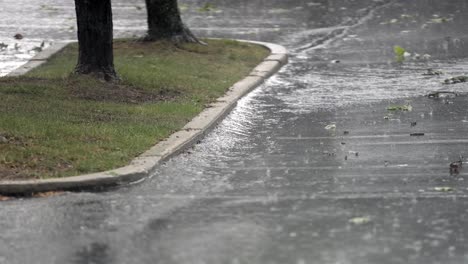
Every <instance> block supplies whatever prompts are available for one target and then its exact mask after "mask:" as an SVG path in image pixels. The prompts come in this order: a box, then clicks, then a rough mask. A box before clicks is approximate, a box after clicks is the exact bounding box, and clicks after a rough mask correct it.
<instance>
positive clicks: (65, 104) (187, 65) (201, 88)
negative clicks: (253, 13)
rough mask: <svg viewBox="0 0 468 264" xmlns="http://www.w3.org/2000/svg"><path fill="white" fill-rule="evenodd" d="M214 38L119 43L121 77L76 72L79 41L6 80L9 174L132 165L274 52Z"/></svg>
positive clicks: (0, 113) (4, 151)
mask: <svg viewBox="0 0 468 264" xmlns="http://www.w3.org/2000/svg"><path fill="white" fill-rule="evenodd" d="M206 42H207V43H208V45H207V46H201V45H195V44H186V45H181V46H175V45H173V44H171V43H168V42H153V43H147V42H137V41H133V40H119V41H116V42H115V44H114V54H115V66H116V70H117V72H118V73H119V75H120V77H121V78H122V81H121V82H119V83H106V82H103V81H99V80H96V79H93V78H90V77H86V76H73V75H70V73H71V72H72V71H73V68H74V66H75V63H76V60H77V45H76V44H71V45H69V46H67V47H66V48H65V49H64V50H63V51H61V52H60V53H58V54H56V55H54V56H53V57H52V58H51V59H50V60H49V62H47V63H46V64H44V65H42V66H41V67H39V68H36V69H34V70H33V71H31V72H30V73H28V74H27V75H25V76H21V77H4V78H0V98H1V100H0V179H3V180H6V179H8V180H16V179H31V178H50V177H65V176H71V175H77V174H84V173H92V172H98V171H105V170H109V169H113V168H118V167H121V166H124V165H126V164H128V163H129V162H130V161H131V160H132V159H133V158H135V157H136V156H138V155H139V154H141V153H143V152H144V151H145V150H147V149H149V148H150V147H151V146H153V145H154V144H156V143H157V142H159V141H161V140H163V139H164V138H166V137H168V136H169V135H170V134H171V133H173V132H175V131H177V130H179V129H180V128H182V127H183V126H184V125H185V124H186V123H187V122H188V121H190V120H191V119H192V118H193V117H194V116H196V115H197V114H198V113H200V112H201V111H202V110H203V109H204V108H205V107H206V106H207V105H208V104H209V103H211V102H213V101H214V100H215V99H216V98H218V97H220V96H222V95H223V94H224V93H225V92H226V90H227V89H228V88H229V87H230V86H232V85H233V84H234V83H235V82H237V81H238V80H240V79H242V78H243V77H244V76H246V75H247V74H248V73H249V72H250V71H251V70H252V69H253V68H254V67H255V66H256V65H257V64H259V63H260V62H261V61H262V60H263V59H264V58H265V57H266V56H267V55H268V54H269V51H268V50H267V49H265V48H263V47H261V46H257V45H252V44H245V43H240V42H236V41H231V40H206Z"/></svg>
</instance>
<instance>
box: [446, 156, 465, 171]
mask: <svg viewBox="0 0 468 264" xmlns="http://www.w3.org/2000/svg"><path fill="white" fill-rule="evenodd" d="M462 166H463V156H460V158H459V160H457V161H454V162H452V163H450V165H449V168H450V174H451V175H454V174H459V173H460V170H461V169H462Z"/></svg>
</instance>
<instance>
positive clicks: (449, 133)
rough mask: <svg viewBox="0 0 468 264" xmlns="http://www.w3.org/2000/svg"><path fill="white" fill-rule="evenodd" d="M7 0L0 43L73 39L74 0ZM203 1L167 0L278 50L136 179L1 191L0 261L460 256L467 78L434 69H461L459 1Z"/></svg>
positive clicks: (190, 16)
mask: <svg viewBox="0 0 468 264" xmlns="http://www.w3.org/2000/svg"><path fill="white" fill-rule="evenodd" d="M19 2H24V3H23V4H24V5H23V6H22V7H21V8H20V7H19V6H16V5H17V4H18V1H15V2H13V1H6V3H7V4H6V5H4V6H2V9H1V11H0V14H1V13H4V12H9V13H11V14H16V15H17V16H18V18H16V20H14V21H13V20H9V19H8V18H7V17H8V16H6V17H5V16H0V17H2V22H1V26H0V28H1V30H0V31H1V32H7V33H8V34H6V36H5V35H4V34H3V33H2V36H1V38H4V40H3V41H6V39H7V38H8V37H10V35H12V34H13V35H14V33H16V31H17V29H18V28H20V27H19V25H21V28H22V29H23V31H24V32H26V33H24V34H25V36H29V35H31V36H34V37H33V38H34V39H35V40H36V42H40V41H42V39H47V40H50V41H55V40H63V39H71V38H73V36H74V35H73V34H74V33H73V32H72V30H71V29H70V30H67V28H68V27H70V26H71V25H72V24H73V23H74V22H73V21H72V18H73V5H72V3H70V2H67V3H66V4H65V3H62V2H60V4H56V3H59V2H58V1H52V0H48V1H41V2H40V3H39V2H37V3H36V4H31V3H30V2H27V1H19ZM32 2H34V3H35V2H36V1H32ZM204 3H205V2H203V1H181V7H182V9H183V10H184V18H185V20H186V21H187V23H188V24H189V25H190V27H191V28H193V29H194V31H195V32H196V33H197V34H198V35H201V36H213V37H235V38H244V39H256V40H264V41H273V42H277V43H279V44H282V45H284V46H286V47H287V48H288V49H289V51H290V52H291V58H290V63H289V64H288V65H287V66H286V67H284V68H283V69H282V70H281V72H280V73H278V74H277V75H275V76H274V77H272V78H271V79H270V80H268V81H267V82H266V84H265V85H263V86H262V87H260V88H259V89H257V90H255V91H254V92H253V93H251V94H250V95H248V96H247V97H245V98H244V99H242V100H241V101H240V102H239V105H238V107H236V108H235V109H234V110H233V112H232V113H231V114H230V115H229V116H228V117H227V118H226V119H225V120H224V121H223V122H222V123H220V124H219V126H218V127H216V128H215V129H214V130H213V131H212V132H211V133H209V134H208V135H207V136H206V138H205V139H204V140H203V141H202V142H201V143H200V144H197V145H196V146H194V147H193V148H192V149H190V150H188V151H186V152H184V153H182V154H181V155H179V156H177V157H175V158H173V159H171V160H170V161H168V162H167V163H166V164H165V165H164V166H162V167H161V168H159V169H158V170H157V171H156V172H155V173H154V174H153V175H152V177H151V178H150V179H148V180H147V181H145V182H144V183H142V184H138V185H134V186H128V187H123V188H118V189H115V190H109V191H106V192H101V193H67V194H64V195H60V196H56V197H50V198H41V199H22V200H12V201H7V202H2V203H1V204H0V206H1V208H2V210H1V211H0V228H1V229H2V234H1V235H0V263H207V264H209V263H232V264H235V263H294V264H305V263H321V264H338V263H339V264H347V263H359V264H366V263H444V264H451V263H453V264H455V263H466V262H467V261H468V246H467V243H466V241H465V240H466V239H467V238H468V228H467V227H466V223H467V220H468V182H467V176H468V169H467V168H461V169H459V170H458V171H453V170H452V173H451V171H450V168H449V167H450V166H449V165H450V163H451V162H455V161H457V160H458V159H459V157H460V155H463V156H468V153H467V151H466V149H467V146H468V133H467V132H468V109H467V107H466V106H467V104H468V96H467V95H466V94H465V92H466V90H467V88H468V87H467V83H461V84H454V85H444V84H442V82H443V80H444V79H446V78H448V77H450V76H457V75H462V74H465V73H466V72H467V70H468V59H467V58H468V32H466V25H467V24H468V17H467V16H465V15H464V14H466V12H467V11H468V3H467V2H466V1H462V0H453V1H429V0H413V1H404V0H396V1H371V0H362V1H361V0H360V1H357V0H356V1H351V0H349V1H347V0H335V1H333V0H330V1H325V0H322V1H305V0H304V1H301V0H291V1H273V0H268V1H266V0H255V1H252V0H249V1H246V0H242V1H228V0H225V1H221V0H219V1H213V5H214V6H215V9H214V10H211V11H209V12H206V11H200V10H199V8H200V7H202V6H203V4H204ZM41 5H46V6H59V7H60V11H57V12H56V13H54V14H49V13H48V12H49V11H48V9H47V8H40V7H41ZM136 6H140V7H144V6H143V3H140V2H137V1H125V2H124V1H114V7H115V9H116V13H115V19H116V22H115V24H116V35H117V36H132V35H134V34H136V35H138V34H142V33H143V32H144V23H145V22H144V10H141V8H137V7H136ZM44 9H46V10H44ZM23 10H29V12H27V14H29V15H30V17H27V16H25V15H19V14H20V13H21V12H22V11H23ZM50 12H52V11H50ZM21 19H25V21H26V22H24V21H22V20H21ZM27 21H30V25H40V26H31V27H29V26H24V25H28V22H27ZM33 21H42V22H41V23H36V22H35V23H33ZM65 21H66V22H65ZM15 23H16V24H15ZM10 38H11V37H10ZM1 41H2V39H0V42H1ZM8 41H10V42H11V43H12V40H10V39H8ZM24 41H30V40H28V39H27V38H25V40H24ZM28 43H29V42H28ZM30 43H33V41H30ZM33 44H34V43H33ZM31 45H32V44H31ZM35 45H37V43H36V44H35ZM395 45H399V46H401V47H404V48H405V49H406V50H407V51H408V53H411V55H408V54H407V55H408V56H407V58H406V59H405V61H404V62H403V63H402V64H399V63H396V62H395V54H394V51H393V47H394V46H395ZM417 54H419V56H418V55H417ZM2 56H4V53H2ZM2 58H4V57H2ZM2 60H5V59H2ZM428 68H433V69H435V70H441V71H443V72H444V73H445V74H444V75H440V76H424V75H423V74H424V73H425V72H426V71H427V69H428ZM4 71H6V70H4ZM433 91H450V92H455V93H458V94H459V96H452V95H451V94H441V95H446V96H443V97H442V96H441V97H438V98H429V97H427V96H425V95H427V94H428V93H430V92H433ZM398 107H402V108H404V110H411V111H401V110H389V109H394V108H398ZM463 159H465V158H463Z"/></svg>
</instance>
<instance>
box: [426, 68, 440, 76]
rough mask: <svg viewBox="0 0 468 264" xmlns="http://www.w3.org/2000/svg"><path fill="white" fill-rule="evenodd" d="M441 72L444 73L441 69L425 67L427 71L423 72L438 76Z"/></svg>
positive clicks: (427, 74)
mask: <svg viewBox="0 0 468 264" xmlns="http://www.w3.org/2000/svg"><path fill="white" fill-rule="evenodd" d="M442 74H444V73H443V72H442V71H438V70H433V69H427V71H426V72H425V73H423V75H424V76H439V75H442Z"/></svg>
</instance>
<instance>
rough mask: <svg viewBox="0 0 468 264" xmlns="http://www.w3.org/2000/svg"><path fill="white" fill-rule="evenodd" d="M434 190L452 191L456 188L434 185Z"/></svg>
mask: <svg viewBox="0 0 468 264" xmlns="http://www.w3.org/2000/svg"><path fill="white" fill-rule="evenodd" d="M434 191H438V192H451V191H454V189H453V188H452V187H447V186H444V187H434Z"/></svg>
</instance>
